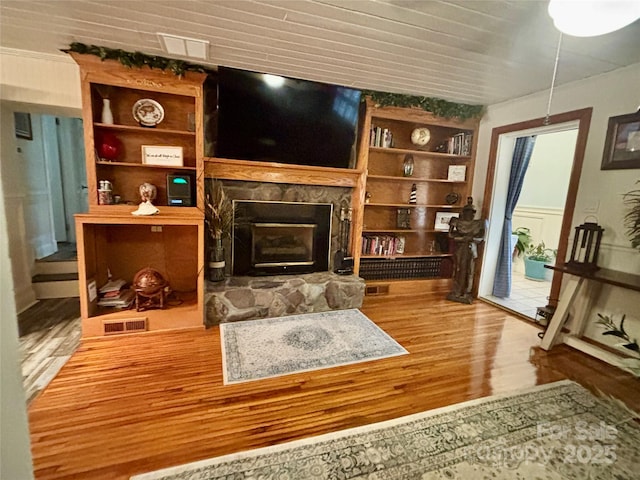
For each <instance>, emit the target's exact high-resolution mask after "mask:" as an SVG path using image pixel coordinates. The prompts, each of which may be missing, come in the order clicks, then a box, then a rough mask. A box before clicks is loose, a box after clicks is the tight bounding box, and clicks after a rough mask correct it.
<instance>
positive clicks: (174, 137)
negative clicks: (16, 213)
mask: <svg viewBox="0 0 640 480" xmlns="http://www.w3.org/2000/svg"><path fill="white" fill-rule="evenodd" d="M72 56H73V58H74V60H76V62H77V63H78V65H79V66H80V78H81V82H80V85H81V89H82V113H83V124H84V142H85V152H86V170H87V186H88V190H89V192H88V195H89V213H84V214H79V215H76V216H75V224H76V232H77V235H76V236H77V245H78V277H79V284H80V292H79V293H80V312H81V316H82V336H83V337H88V336H102V335H105V334H107V333H109V332H108V331H107V330H105V328H104V325H103V322H104V321H111V320H116V321H117V320H120V319H144V320H145V321H146V322H147V329H148V330H164V329H177V328H202V319H203V315H204V265H205V262H204V230H205V225H204V215H203V209H204V194H203V184H202V178H203V175H202V173H203V170H204V163H203V156H202V154H203V152H204V145H203V142H204V140H203V135H202V133H203V132H202V125H201V124H200V123H199V122H197V124H196V125H195V128H194V129H195V131H191V128H190V125H191V124H190V119H193V118H195V119H200V118H202V116H203V113H202V112H203V104H202V102H203V82H204V81H205V79H206V76H207V75H206V74H204V73H193V72H188V73H186V74H185V75H182V76H179V77H178V76H175V75H173V74H172V73H169V72H161V71H156V70H155V69H149V68H146V67H144V68H126V67H124V66H122V65H120V63H119V62H116V61H113V60H106V61H104V62H102V61H100V59H97V58H96V57H95V56H93V55H81V54H73V55H72ZM105 92H106V93H108V97H109V99H110V107H111V110H112V115H113V118H114V120H115V123H114V124H106V123H103V122H102V120H101V113H102V108H103V99H104V97H105ZM141 98H151V99H153V100H155V101H156V102H158V103H160V104H161V105H162V106H163V108H164V110H165V112H166V113H167V115H166V116H165V118H164V119H163V121H162V123H161V124H160V125H158V126H157V127H153V128H149V127H143V126H140V125H139V124H138V123H137V122H136V121H135V119H134V118H133V115H132V113H131V110H132V106H133V105H134V104H135V103H136V102H137V101H139V100H140V99H141ZM108 135H109V136H113V137H115V138H116V139H117V141H118V146H117V150H118V155H119V158H120V159H124V160H125V161H105V160H102V159H101V158H99V157H97V155H98V151H99V150H100V142H102V141H106V137H107V136H108ZM144 145H171V146H177V147H182V150H183V161H184V165H179V166H172V165H150V164H144V163H142V147H143V146H144ZM126 160H129V161H126ZM131 160H133V161H131ZM174 172H181V173H182V172H184V173H189V176H190V177H192V178H193V181H194V182H195V185H194V187H195V188H194V189H193V190H194V191H195V194H194V198H193V203H194V206H192V207H175V206H168V205H169V196H170V195H169V193H168V191H167V186H166V184H167V174H168V173H174ZM103 180H108V181H109V182H110V183H111V184H112V187H113V192H112V193H113V195H114V196H115V195H118V196H119V197H120V199H121V202H122V203H119V204H117V205H100V204H99V203H98V202H99V195H98V188H99V184H100V182H101V181H103ZM145 182H148V183H151V184H153V185H155V186H156V187H157V197H156V199H155V200H154V205H155V206H156V207H157V208H158V210H159V213H158V214H157V215H150V216H137V215H132V212H134V211H135V210H137V209H138V205H139V203H140V193H139V188H140V185H141V184H142V183H145ZM145 267H151V268H155V269H156V270H158V271H159V272H160V273H161V274H162V275H163V276H165V278H166V279H167V280H168V282H169V284H170V286H171V288H172V289H173V290H174V291H175V292H183V293H180V298H181V301H180V302H179V305H178V304H177V303H178V302H176V303H175V304H171V302H169V303H168V305H167V307H166V308H164V309H150V310H148V311H141V312H137V311H136V310H135V309H125V310H119V309H113V308H106V307H99V306H98V305H97V299H96V298H94V295H93V293H92V291H91V289H90V288H89V285H94V284H95V285H96V286H98V287H99V286H100V285H102V284H104V283H106V282H107V280H108V279H109V278H110V276H111V274H113V276H114V277H115V278H122V279H124V280H125V281H126V282H131V281H132V280H133V278H134V276H135V274H136V273H137V272H138V271H139V270H140V269H142V268H145ZM184 292H186V293H184Z"/></svg>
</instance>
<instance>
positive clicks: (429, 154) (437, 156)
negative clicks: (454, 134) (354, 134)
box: [369, 146, 471, 161]
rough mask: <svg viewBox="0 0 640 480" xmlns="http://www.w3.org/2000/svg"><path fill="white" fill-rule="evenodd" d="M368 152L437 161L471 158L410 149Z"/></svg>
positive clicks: (373, 149)
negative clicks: (407, 155) (415, 156)
mask: <svg viewBox="0 0 640 480" xmlns="http://www.w3.org/2000/svg"><path fill="white" fill-rule="evenodd" d="M369 150H370V151H372V152H382V153H398V154H407V153H410V154H411V155H418V156H420V157H430V158H433V159H439V160H447V161H450V160H462V161H467V160H471V156H469V155H452V154H450V153H440V152H428V151H426V150H413V149H410V148H384V147H371V146H370V147H369Z"/></svg>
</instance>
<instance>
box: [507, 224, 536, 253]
mask: <svg viewBox="0 0 640 480" xmlns="http://www.w3.org/2000/svg"><path fill="white" fill-rule="evenodd" d="M511 235H512V236H513V237H514V247H513V258H514V259H515V258H516V257H521V256H522V255H523V254H524V252H525V250H526V249H527V247H528V246H529V245H531V240H532V238H531V230H529V229H528V228H527V227H518V228H516V229H515V230H514V231H513V232H511Z"/></svg>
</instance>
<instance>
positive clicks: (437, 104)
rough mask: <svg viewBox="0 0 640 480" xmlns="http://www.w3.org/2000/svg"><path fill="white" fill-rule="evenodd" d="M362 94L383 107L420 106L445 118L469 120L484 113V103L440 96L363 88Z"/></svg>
mask: <svg viewBox="0 0 640 480" xmlns="http://www.w3.org/2000/svg"><path fill="white" fill-rule="evenodd" d="M362 95H363V98H364V97H365V96H369V97H371V100H373V102H374V103H376V104H377V105H380V106H382V107H405V108H406V107H418V108H421V109H423V110H425V111H427V112H431V113H433V114H434V115H437V116H438V117H443V118H454V117H457V118H459V119H460V120H467V119H469V118H480V117H482V115H483V114H484V105H467V104H465V103H454V102H449V101H447V100H442V99H440V98H433V97H419V96H417V95H404V94H401V93H386V92H376V91H372V90H362Z"/></svg>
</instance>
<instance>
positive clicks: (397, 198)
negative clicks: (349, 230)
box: [354, 102, 478, 294]
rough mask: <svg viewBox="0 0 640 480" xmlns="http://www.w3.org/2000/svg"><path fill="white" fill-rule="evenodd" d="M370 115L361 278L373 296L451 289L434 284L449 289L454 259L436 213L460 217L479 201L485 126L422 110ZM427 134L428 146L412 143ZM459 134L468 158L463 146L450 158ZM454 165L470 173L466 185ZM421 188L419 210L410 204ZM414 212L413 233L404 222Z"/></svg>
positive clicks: (379, 110) (371, 110)
mask: <svg viewBox="0 0 640 480" xmlns="http://www.w3.org/2000/svg"><path fill="white" fill-rule="evenodd" d="M365 115H366V117H365V121H364V122H363V134H362V135H361V143H360V155H361V156H362V157H363V160H362V161H363V163H364V165H366V179H365V184H364V187H363V190H364V192H362V194H361V196H362V198H363V203H362V208H360V209H358V214H359V215H358V218H356V222H355V231H354V238H356V239H357V240H359V241H357V242H356V245H355V246H354V257H355V263H356V266H357V271H358V273H359V274H360V276H362V277H363V278H365V280H367V293H368V294H393V293H399V292H400V291H406V292H411V291H413V289H414V288H428V286H435V285H439V286H441V285H443V284H444V283H445V282H433V281H434V280H446V283H448V279H449V278H450V277H451V271H452V259H451V252H450V251H449V250H448V245H447V243H448V241H447V237H446V235H447V233H446V231H444V232H443V231H439V230H436V228H435V226H436V214H437V213H438V212H444V213H448V212H453V213H459V212H460V211H461V209H462V207H463V206H464V204H465V202H466V198H467V197H468V196H469V195H470V194H471V186H472V181H473V171H474V164H475V161H474V159H475V149H476V141H477V129H478V121H477V120H472V121H466V122H457V121H455V120H448V119H442V118H438V117H436V116H434V115H432V114H430V113H428V112H424V111H422V110H418V109H414V108H397V107H376V106H375V105H373V104H372V103H371V102H368V103H367V108H366V113H365ZM419 127H426V128H428V130H429V132H430V134H431V138H430V140H429V142H428V143H427V145H425V146H424V147H417V146H415V145H414V144H412V142H411V133H412V131H413V130H414V129H416V128H419ZM376 128H378V129H379V130H378V131H384V130H385V129H386V131H388V132H390V133H391V135H392V138H393V140H392V141H393V143H392V144H391V146H388V145H387V146H376V144H375V141H374V137H375V131H376ZM371 132H373V133H371ZM456 135H457V136H458V138H459V139H460V138H461V137H462V136H463V135H464V136H466V137H467V147H466V151H465V149H464V148H463V145H462V142H461V143H460V144H459V146H458V148H456V150H455V152H452V153H448V151H449V150H448V144H449V139H451V138H454V137H455V136H456ZM438 147H442V148H438ZM436 149H437V150H438V151H436ZM442 149H444V151H440V150H442ZM408 156H411V157H412V159H413V172H412V174H411V175H410V176H405V174H404V163H405V160H406V159H407V157H408ZM450 166H464V167H465V173H464V179H460V180H450V179H449V167H450ZM414 184H415V186H416V203H409V199H410V194H411V190H412V186H413V185H414ZM452 194H453V195H452ZM452 196H456V197H457V198H458V200H457V201H456V202H455V203H450V201H451V198H452ZM400 211H401V212H402V213H401V212H400ZM407 213H408V217H409V222H410V226H409V228H407V227H406V224H405V225H402V226H401V225H400V223H403V222H399V220H398V216H399V215H406V214H407ZM399 238H401V239H402V241H403V242H404V249H403V252H402V253H398V252H397V251H396V250H395V249H396V247H397V246H398V243H399V241H398V240H397V239H399ZM376 246H377V247H378V249H377V251H376V249H375V247H376ZM416 282H417V283H419V284H421V285H416ZM426 282H431V285H429V284H428V283H426Z"/></svg>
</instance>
